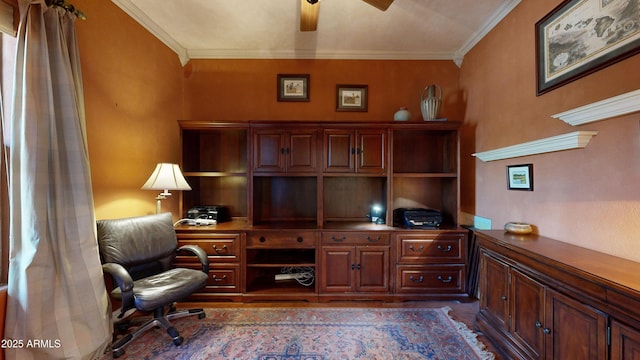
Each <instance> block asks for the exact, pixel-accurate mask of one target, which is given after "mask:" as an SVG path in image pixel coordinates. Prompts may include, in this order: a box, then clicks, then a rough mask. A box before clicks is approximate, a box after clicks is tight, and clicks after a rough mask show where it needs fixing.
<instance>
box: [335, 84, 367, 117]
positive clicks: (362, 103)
mask: <svg viewBox="0 0 640 360" xmlns="http://www.w3.org/2000/svg"><path fill="white" fill-rule="evenodd" d="M368 89H369V86H368V85H336V95H337V101H336V111H367V110H368V107H367V102H368V96H367V90H368Z"/></svg>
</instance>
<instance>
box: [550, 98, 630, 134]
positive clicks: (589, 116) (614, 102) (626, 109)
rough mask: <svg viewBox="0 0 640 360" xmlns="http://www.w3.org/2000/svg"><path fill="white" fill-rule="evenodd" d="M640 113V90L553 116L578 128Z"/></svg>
mask: <svg viewBox="0 0 640 360" xmlns="http://www.w3.org/2000/svg"><path fill="white" fill-rule="evenodd" d="M636 111H640V90H635V91H631V92H628V93H625V94H622V95H618V96H614V97H611V98H608V99H604V100H601V101H598V102H594V103H591V104H588V105H585V106H581V107H578V108H575V109H572V110H568V111H565V112H562V113H559V114H555V115H551V117H552V118H554V119H560V120H562V121H564V122H566V123H567V124H570V125H573V126H576V125H582V124H587V123H590V122H594V121H599V120H604V119H608V118H612V117H615V116H620V115H625V114H629V113H632V112H636Z"/></svg>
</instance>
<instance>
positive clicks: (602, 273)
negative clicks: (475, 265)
mask: <svg viewBox="0 0 640 360" xmlns="http://www.w3.org/2000/svg"><path fill="white" fill-rule="evenodd" d="M476 235H477V242H478V245H479V247H480V282H479V293H480V312H479V314H478V318H477V327H478V329H479V330H481V331H482V332H484V334H485V335H486V336H487V337H488V338H489V339H491V340H492V341H493V342H494V343H495V344H496V345H497V346H498V347H499V348H501V349H502V350H503V351H504V352H505V353H506V354H507V356H508V358H514V359H594V360H595V359H599V360H602V359H616V360H617V359H640V352H639V351H638V350H640V277H639V276H638V274H640V264H639V263H636V262H633V261H629V260H625V259H621V258H617V257H614V256H610V255H606V254H603V253H599V252H596V251H592V250H588V249H584V248H581V247H578V246H574V245H571V244H568V243H564V242H559V241H556V240H552V239H549V238H545V237H542V236H537V235H512V234H508V233H505V232H504V231H501V230H491V231H478V232H477V234H476Z"/></svg>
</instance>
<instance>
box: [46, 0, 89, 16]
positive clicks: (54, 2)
mask: <svg viewBox="0 0 640 360" xmlns="http://www.w3.org/2000/svg"><path fill="white" fill-rule="evenodd" d="M45 2H46V3H47V6H59V7H61V8H63V9H65V10H67V11H70V12H72V13H73V14H74V15H75V16H77V17H78V18H80V19H82V20H87V16H86V15H85V14H84V13H83V12H82V11H81V10H80V9H76V7H75V6H73V4H71V3H68V2H66V1H65V0H46V1H45Z"/></svg>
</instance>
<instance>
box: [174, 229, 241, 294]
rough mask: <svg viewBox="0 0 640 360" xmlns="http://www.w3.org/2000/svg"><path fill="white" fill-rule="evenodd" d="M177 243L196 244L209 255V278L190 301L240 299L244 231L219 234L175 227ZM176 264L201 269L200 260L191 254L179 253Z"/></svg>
mask: <svg viewBox="0 0 640 360" xmlns="http://www.w3.org/2000/svg"><path fill="white" fill-rule="evenodd" d="M177 237H178V246H182V245H187V244H191V245H198V246H199V247H201V248H202V249H203V250H204V251H205V252H206V253H207V256H208V258H209V279H208V280H207V285H206V286H205V287H204V289H202V290H201V291H199V292H197V293H195V294H194V295H192V296H191V299H193V300H211V299H216V300H219V299H223V300H228V301H237V300H240V299H241V295H242V289H241V279H242V274H243V273H242V269H241V266H240V259H241V248H240V246H241V243H242V238H243V237H244V234H243V233H219V232H211V231H209V230H197V231H194V230H193V229H190V228H188V229H187V230H181V229H177ZM176 265H177V266H180V267H188V268H192V269H200V268H201V267H200V266H201V265H200V262H199V261H198V260H197V259H196V258H195V257H193V256H184V255H178V256H177V258H176Z"/></svg>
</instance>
